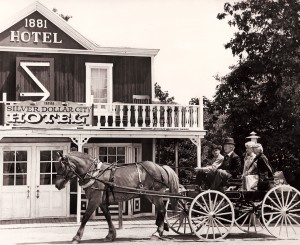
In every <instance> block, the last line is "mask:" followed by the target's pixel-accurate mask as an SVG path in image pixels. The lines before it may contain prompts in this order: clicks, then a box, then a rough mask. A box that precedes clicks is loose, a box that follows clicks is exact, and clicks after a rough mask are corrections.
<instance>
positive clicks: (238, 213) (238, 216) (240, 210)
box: [234, 202, 264, 233]
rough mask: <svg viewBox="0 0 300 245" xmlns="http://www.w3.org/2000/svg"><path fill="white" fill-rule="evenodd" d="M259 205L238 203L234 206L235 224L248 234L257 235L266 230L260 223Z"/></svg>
mask: <svg viewBox="0 0 300 245" xmlns="http://www.w3.org/2000/svg"><path fill="white" fill-rule="evenodd" d="M258 208H259V206H258V205H255V203H253V202H238V203H236V204H235V205H234V211H235V213H234V214H235V221H234V222H235V224H236V226H237V227H238V228H239V229H240V230H242V231H244V232H247V233H257V232H261V231H262V230H263V229H264V226H263V224H262V223H261V221H260V215H259V212H258Z"/></svg>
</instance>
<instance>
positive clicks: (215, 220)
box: [213, 219, 222, 236]
mask: <svg viewBox="0 0 300 245" xmlns="http://www.w3.org/2000/svg"><path fill="white" fill-rule="evenodd" d="M213 222H214V224H215V226H216V227H217V229H218V232H219V233H220V235H221V236H222V233H221V231H220V228H219V226H218V224H217V222H216V220H215V219H214V220H213Z"/></svg>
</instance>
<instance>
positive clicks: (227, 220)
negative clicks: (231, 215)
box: [216, 217, 231, 223]
mask: <svg viewBox="0 0 300 245" xmlns="http://www.w3.org/2000/svg"><path fill="white" fill-rule="evenodd" d="M216 219H220V220H223V221H226V222H229V223H231V220H229V219H224V218H221V217H216Z"/></svg>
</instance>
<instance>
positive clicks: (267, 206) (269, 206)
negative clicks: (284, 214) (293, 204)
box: [265, 204, 281, 212]
mask: <svg viewBox="0 0 300 245" xmlns="http://www.w3.org/2000/svg"><path fill="white" fill-rule="evenodd" d="M265 207H266V208H270V209H275V210H277V211H279V212H281V208H277V207H274V206H271V205H268V204H265Z"/></svg>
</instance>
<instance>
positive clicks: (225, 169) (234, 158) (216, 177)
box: [195, 138, 241, 191]
mask: <svg viewBox="0 0 300 245" xmlns="http://www.w3.org/2000/svg"><path fill="white" fill-rule="evenodd" d="M234 148H235V143H234V140H233V138H226V139H225V141H224V151H225V154H226V155H225V157H224V159H223V161H221V160H219V161H216V162H215V164H213V165H212V166H211V167H210V168H196V169H195V171H196V172H197V177H196V183H197V184H199V185H200V186H201V183H202V181H203V180H204V181H205V182H207V185H208V187H209V189H212V190H220V191H223V189H224V185H226V182H227V181H228V180H229V179H230V178H231V177H233V178H236V177H237V175H238V174H240V169H241V159H240V157H239V156H238V155H237V154H236V153H234ZM204 173H205V175H204ZM203 176H204V177H203Z"/></svg>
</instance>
